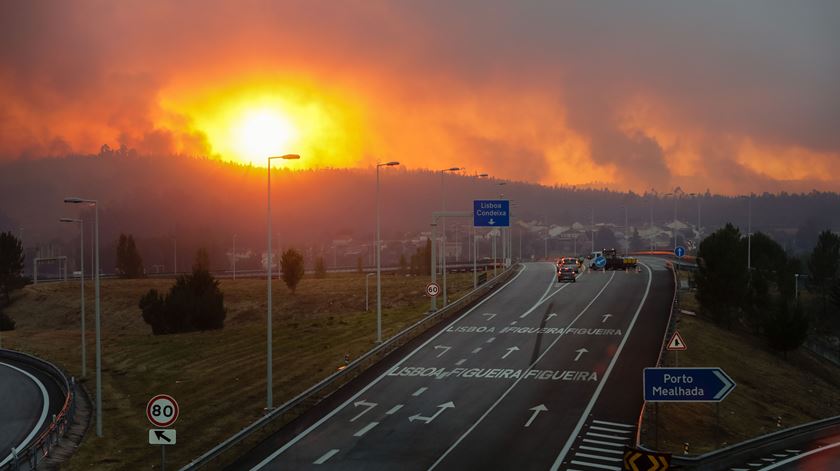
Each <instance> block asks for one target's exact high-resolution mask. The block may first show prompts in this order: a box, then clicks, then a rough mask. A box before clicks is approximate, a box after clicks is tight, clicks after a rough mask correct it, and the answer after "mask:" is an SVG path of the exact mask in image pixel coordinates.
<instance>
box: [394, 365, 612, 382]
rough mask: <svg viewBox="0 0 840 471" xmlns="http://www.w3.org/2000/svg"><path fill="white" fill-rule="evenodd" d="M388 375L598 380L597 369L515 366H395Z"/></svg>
mask: <svg viewBox="0 0 840 471" xmlns="http://www.w3.org/2000/svg"><path fill="white" fill-rule="evenodd" d="M388 376H407V377H415V376H421V377H429V378H436V379H444V378H448V377H450V376H452V377H455V378H476V379H484V378H486V379H519V378H523V379H538V380H553V381H598V372H597V371H576V370H531V369H525V370H522V369H513V368H433V367H430V368H424V367H422V366H394V367H392V368H391V369H390V371H388Z"/></svg>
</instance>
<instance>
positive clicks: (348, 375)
mask: <svg viewBox="0 0 840 471" xmlns="http://www.w3.org/2000/svg"><path fill="white" fill-rule="evenodd" d="M516 270H517V265H513V266H511V267H510V268H508V269H507V270H505V271H504V272H502V273H500V274H499V276H497V277H495V278H493V279H491V280H490V281H489V282H488V283H487V284H484V285H482V286H479V287H478V288H476V289H474V290H471V291H470V292H468V293H467V294H465V295H464V296H463V297H461V298H459V299H458V300H457V301H454V302H452V303H450V304H449V305H448V306H446V307H445V308H442V309H438V310H437V311H435V312H432V313H429V314H427V315H426V316H424V317H423V318H422V319H420V320H419V321H417V322H416V323H414V324H412V325H411V326H409V327H407V328H405V329H403V330H402V331H400V332H399V333H397V334H396V335H394V336H393V337H391V338H390V339H388V340H387V341H385V342H383V343H382V344H380V345H378V346H377V347H375V348H373V349H371V350H369V351H368V352H367V353H365V354H364V355H362V356H360V357H359V358H357V359H356V360H354V361H352V362H350V363H349V364H348V365H347V367H346V368H344V369H342V370H340V371H337V372H335V373H333V374H331V375H330V376H327V377H326V378H324V379H323V380H321V381H320V382H318V383H317V384H315V385H314V386H312V387H310V388H309V389H307V390H306V391H303V392H302V393H300V394H298V395H297V396H295V397H294V398H292V399H290V400H289V401H287V402H286V403H285V404H283V405H282V406H280V407H278V408H276V409H274V410H272V411H271V412H269V413H268V414H266V415H264V416H263V417H261V418H259V419H258V420H256V421H254V422H253V423H251V424H250V425H248V426H247V427H245V428H243V429H242V430H240V431H239V432H237V433H236V434H234V435H233V436H231V437H230V438H228V439H227V440H225V441H223V442H222V443H220V444H218V445H216V446H215V447H213V448H212V449H210V450H209V451H207V452H206V453H204V454H203V455H201V456H199V457H198V458H196V459H194V460H192V461H190V462H189V463H188V464H187V465H186V466H184V467H182V468H181V469H180V471H190V470H195V469H200V468H202V467H204V466H206V465H208V464H210V463H211V462H212V461H214V460H216V459H217V458H219V457H220V456H221V455H222V453H224V452H226V451H228V450H230V449H231V448H233V447H234V446H236V445H238V444H239V443H241V442H242V441H244V440H246V439H248V438H249V437H251V436H252V435H254V434H255V433H258V432H260V431H262V430H263V429H264V428H266V427H267V426H269V425H270V424H272V423H273V422H274V421H275V420H277V419H280V418H282V417H283V416H284V415H286V414H287V413H289V412H292V411H293V410H294V409H296V408H297V407H298V406H301V405H305V406H312V405H314V404H317V403H318V402H320V401H321V400H323V399H324V398H326V397H327V396H329V395H330V394H332V393H333V392H335V391H337V390H338V388H340V387H341V386H342V385H344V384H346V383H347V382H349V381H350V380H352V379H353V378H355V377H357V376H358V375H360V374H361V373H362V372H363V371H364V370H366V369H367V367H369V366H371V365H373V364H374V363H376V362H377V361H379V360H381V359H383V358H384V357H385V356H387V355H388V354H389V353H391V352H393V351H394V350H396V349H398V348H400V347H402V346H403V345H405V344H406V343H408V342H409V341H411V340H412V339H414V338H415V337H416V336H417V335H419V334H421V333H422V332H425V331H426V330H427V329H428V328H429V327H430V326H431V325H434V324H437V323H438V322H440V321H442V320H444V319H447V318H449V317H451V316H453V315H455V314H457V313H458V312H460V311H461V310H462V309H464V308H466V307H468V306H470V305H471V304H472V303H473V302H475V301H477V300H478V299H480V298H481V297H483V296H484V295H486V294H487V293H488V292H490V291H493V290H494V289H496V287H498V286H500V285H502V284H503V283H504V282H506V281H507V280H508V279H510V278H511V277H512V276H513V274H514V272H515V271H516ZM325 392H326V394H324V393H325ZM0 471H2V470H0Z"/></svg>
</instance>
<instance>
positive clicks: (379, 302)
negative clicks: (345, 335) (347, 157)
mask: <svg viewBox="0 0 840 471" xmlns="http://www.w3.org/2000/svg"><path fill="white" fill-rule="evenodd" d="M399 164H400V163H399V162H386V163H384V164H380V163H377V164H376V343H382V267H381V264H382V254H381V253H380V248H381V245H382V241H381V239H380V236H379V167H393V166H394V165H399ZM444 204H446V203H444ZM444 276H445V275H444Z"/></svg>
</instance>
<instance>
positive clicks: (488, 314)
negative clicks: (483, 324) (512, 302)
mask: <svg viewBox="0 0 840 471" xmlns="http://www.w3.org/2000/svg"><path fill="white" fill-rule="evenodd" d="M482 316H490V317H488V318H487V321H488V322H489V321H490V320H491V319H493V318H494V317H496V315H495V314H492V313H489V312H485V313H484V314H482Z"/></svg>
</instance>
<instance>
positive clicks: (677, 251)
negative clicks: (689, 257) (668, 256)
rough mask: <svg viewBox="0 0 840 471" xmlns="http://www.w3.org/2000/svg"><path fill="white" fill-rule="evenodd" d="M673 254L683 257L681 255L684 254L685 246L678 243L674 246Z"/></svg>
mask: <svg viewBox="0 0 840 471" xmlns="http://www.w3.org/2000/svg"><path fill="white" fill-rule="evenodd" d="M674 255H676V256H677V257H679V258H683V256H685V247H683V246H682V245H680V246H679V247H677V248H675V249H674Z"/></svg>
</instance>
